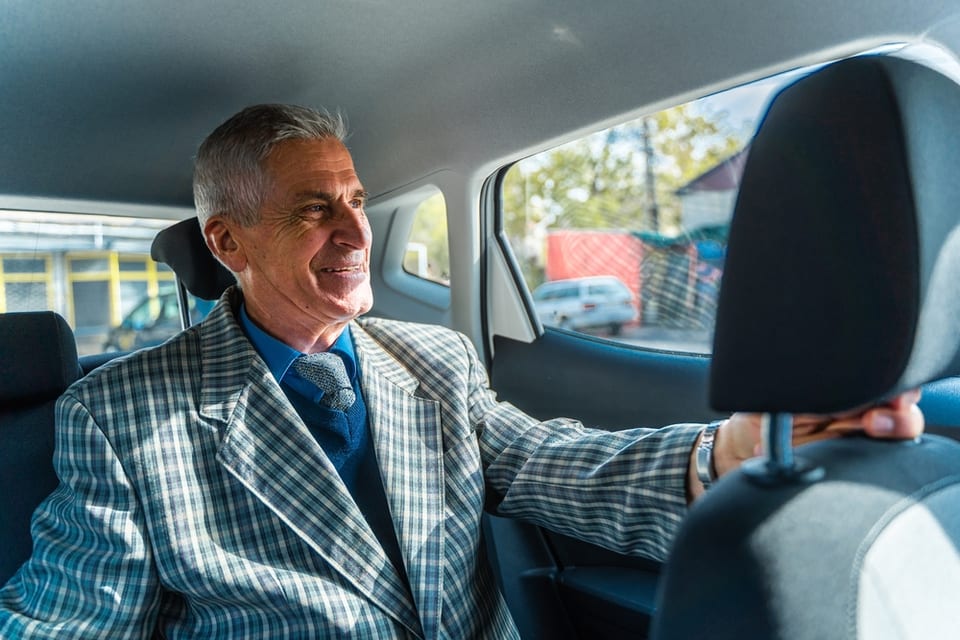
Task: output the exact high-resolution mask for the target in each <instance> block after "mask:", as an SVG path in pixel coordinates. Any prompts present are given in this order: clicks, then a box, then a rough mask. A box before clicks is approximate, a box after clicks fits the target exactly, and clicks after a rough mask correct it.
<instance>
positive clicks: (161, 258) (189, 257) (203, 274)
mask: <svg viewBox="0 0 960 640" xmlns="http://www.w3.org/2000/svg"><path fill="white" fill-rule="evenodd" d="M150 257H151V258H153V259H154V260H156V261H157V262H162V263H163V264H165V265H167V266H168V267H170V268H171V269H172V270H173V272H174V275H175V276H176V279H177V293H178V296H179V299H180V309H181V312H182V313H181V321H182V324H183V326H184V327H187V326H189V325H190V316H189V311H188V309H189V306H188V304H187V299H186V293H187V292H188V291H189V292H190V293H192V294H193V295H195V296H197V297H198V298H202V299H204V300H216V299H218V298H219V297H220V294H222V293H223V292H224V291H226V290H227V287H229V286H230V285H232V284H234V283H235V282H236V278H234V277H233V274H232V273H230V271H229V269H227V268H226V267H225V266H223V265H222V264H220V261H219V260H217V259H216V258H214V257H213V254H212V253H210V250H209V249H208V248H207V245H206V243H205V241H204V239H203V234H202V233H201V230H200V222H199V220H198V219H197V218H195V217H194V218H188V219H186V220H181V221H180V222H178V223H176V224H174V225H171V226H169V227H167V228H166V229H164V230H162V231H161V232H160V233H158V234H157V236H156V237H155V238H154V239H153V243H152V244H151V245H150Z"/></svg>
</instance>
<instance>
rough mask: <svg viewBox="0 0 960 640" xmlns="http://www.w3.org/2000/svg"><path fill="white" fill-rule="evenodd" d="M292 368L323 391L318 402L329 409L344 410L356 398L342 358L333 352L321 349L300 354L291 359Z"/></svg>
mask: <svg viewBox="0 0 960 640" xmlns="http://www.w3.org/2000/svg"><path fill="white" fill-rule="evenodd" d="M293 369H294V370H295V371H296V372H297V373H298V374H300V377H301V378H303V379H304V380H306V381H308V382H312V383H313V384H315V385H317V388H318V389H320V390H321V391H323V398H322V399H321V400H320V403H321V404H323V405H326V406H328V407H330V408H331V409H337V410H338V411H346V410H347V409H348V408H349V407H350V406H352V405H353V403H354V401H356V399H357V396H356V395H355V394H354V393H353V385H352V384H350V378H349V376H347V369H346V367H344V366H343V360H342V359H341V358H340V356H338V355H337V354H335V353H329V352H326V351H323V352H321V353H310V354H307V355H305V356H300V357H299V358H297V359H296V360H294V361H293Z"/></svg>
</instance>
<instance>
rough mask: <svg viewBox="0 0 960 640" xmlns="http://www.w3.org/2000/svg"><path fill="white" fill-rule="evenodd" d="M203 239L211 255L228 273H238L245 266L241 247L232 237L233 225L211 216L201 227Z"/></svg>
mask: <svg viewBox="0 0 960 640" xmlns="http://www.w3.org/2000/svg"><path fill="white" fill-rule="evenodd" d="M203 237H204V239H205V240H206V241H207V247H208V248H209V249H210V251H211V253H213V255H214V256H215V257H216V258H217V259H218V260H219V261H220V262H222V263H223V264H224V266H226V267H227V269H229V270H230V271H232V272H234V273H239V272H241V271H243V270H244V268H246V266H247V256H246V254H245V253H244V251H243V247H242V246H241V245H240V243H239V242H237V239H236V238H235V237H234V235H233V225H232V224H231V223H230V222H228V221H227V220H224V219H223V218H222V217H220V216H212V217H211V218H210V219H209V220H207V224H205V225H204V227H203Z"/></svg>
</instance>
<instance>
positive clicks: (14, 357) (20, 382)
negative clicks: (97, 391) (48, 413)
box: [0, 311, 80, 404]
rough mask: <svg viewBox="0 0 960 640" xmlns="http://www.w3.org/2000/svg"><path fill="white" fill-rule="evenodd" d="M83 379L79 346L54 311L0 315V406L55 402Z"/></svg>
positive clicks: (71, 332)
mask: <svg viewBox="0 0 960 640" xmlns="http://www.w3.org/2000/svg"><path fill="white" fill-rule="evenodd" d="M78 377H80V364H79V362H78V360H77V343H76V341H75V340H74V338H73V331H72V330H71V329H70V325H68V324H67V322H66V320H64V319H63V318H62V317H60V316H59V315H57V314H56V313H54V312H53V311H30V312H24V313H2V314H0V403H3V404H20V403H23V402H28V401H30V402H39V401H43V400H48V399H52V398H56V397H57V396H59V395H60V394H61V393H63V392H64V390H66V388H67V387H69V386H70V385H71V384H72V383H73V382H74V381H75V380H76V379H77V378H78Z"/></svg>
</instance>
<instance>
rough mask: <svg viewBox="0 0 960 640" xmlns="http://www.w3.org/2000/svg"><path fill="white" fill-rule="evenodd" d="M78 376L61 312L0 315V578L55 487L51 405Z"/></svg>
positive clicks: (16, 559) (19, 557) (20, 553)
mask: <svg viewBox="0 0 960 640" xmlns="http://www.w3.org/2000/svg"><path fill="white" fill-rule="evenodd" d="M79 375H80V366H79V363H78V360H77V346H76V342H75V341H74V337H73V331H71V329H70V327H69V326H68V325H67V323H66V321H64V319H63V318H61V317H60V316H59V315H57V314H55V313H53V312H50V311H42V312H30V313H5V314H0V442H2V446H0V584H2V583H4V582H6V581H7V579H9V578H10V576H11V575H13V573H14V572H15V571H16V570H17V568H18V567H19V566H20V564H21V563H23V561H24V560H26V559H27V558H28V557H29V556H30V552H31V550H32V543H31V538H30V517H31V515H32V514H33V511H34V509H36V507H37V505H39V504H40V502H41V501H42V500H43V499H44V498H45V497H46V496H47V495H48V494H49V493H50V492H51V491H53V489H54V488H55V487H56V486H57V477H56V474H55V473H54V471H53V446H54V406H55V404H56V400H57V398H58V397H59V396H60V394H61V393H63V392H64V390H66V388H67V387H68V386H70V384H71V383H73V382H74V381H75V380H76V379H77V378H78V377H79Z"/></svg>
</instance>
